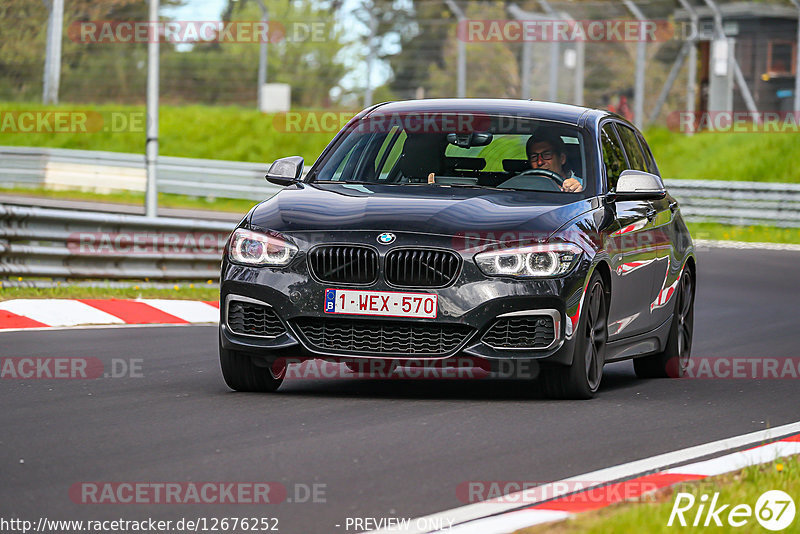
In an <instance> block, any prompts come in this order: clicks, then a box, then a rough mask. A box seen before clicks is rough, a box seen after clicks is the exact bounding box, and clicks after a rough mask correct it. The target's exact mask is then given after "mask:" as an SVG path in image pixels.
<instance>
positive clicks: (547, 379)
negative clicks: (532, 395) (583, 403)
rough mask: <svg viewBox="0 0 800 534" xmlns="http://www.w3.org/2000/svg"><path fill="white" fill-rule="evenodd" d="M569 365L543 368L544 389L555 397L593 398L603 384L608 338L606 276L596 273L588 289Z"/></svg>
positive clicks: (550, 395)
mask: <svg viewBox="0 0 800 534" xmlns="http://www.w3.org/2000/svg"><path fill="white" fill-rule="evenodd" d="M576 335H577V336H578V338H577V339H576V340H575V352H574V354H573V356H572V364H571V365H569V366H553V367H549V368H547V369H542V389H543V390H544V393H545V395H547V396H548V397H550V398H553V399H591V398H592V397H594V396H595V394H596V393H597V390H598V389H599V388H600V382H601V381H602V379H603V365H604V364H605V353H606V342H607V341H608V302H606V296H605V290H604V288H603V280H602V278H600V275H599V274H598V273H594V274H593V275H592V278H591V279H590V280H589V285H588V286H587V290H586V300H585V302H584V309H583V313H582V316H581V319H580V322H579V324H578V328H577V330H576Z"/></svg>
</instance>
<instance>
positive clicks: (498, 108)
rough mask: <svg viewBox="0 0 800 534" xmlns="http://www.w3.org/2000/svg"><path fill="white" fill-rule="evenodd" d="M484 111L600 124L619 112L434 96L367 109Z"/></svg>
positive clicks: (430, 111) (410, 111) (550, 103)
mask: <svg viewBox="0 0 800 534" xmlns="http://www.w3.org/2000/svg"><path fill="white" fill-rule="evenodd" d="M425 112H428V113H476V114H478V113H484V114H491V115H494V114H497V115H511V116H523V117H530V118H534V119H543V120H552V121H559V122H565V123H568V124H574V125H576V126H578V125H579V126H583V125H585V124H587V123H588V124H593V123H594V124H596V123H597V121H598V120H599V119H601V118H602V117H606V116H614V117H616V115H614V114H612V113H610V112H608V111H606V110H601V109H593V108H586V107H583V106H573V105H571V104H559V103H556V102H541V101H535V100H518V99H511V98H430V99H424V100H403V101H398V102H385V103H383V104H378V105H377V106H374V107H372V108H371V109H370V110H369V111H367V113H366V115H370V114H373V113H376V114H383V113H425Z"/></svg>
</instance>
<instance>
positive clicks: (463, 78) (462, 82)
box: [445, 0, 467, 98]
mask: <svg viewBox="0 0 800 534" xmlns="http://www.w3.org/2000/svg"><path fill="white" fill-rule="evenodd" d="M445 2H446V3H447V7H449V8H450V11H452V12H453V13H454V14H455V16H456V19H457V20H458V23H459V24H461V23H463V22H464V21H465V20H467V16H466V15H465V14H464V12H463V11H462V10H461V8H460V7H458V4H456V3H455V2H454V1H453V0H445ZM463 37H464V36H462V37H461V38H459V37H458V30H456V39H458V82H457V87H456V96H458V98H464V97H465V96H467V43H466V41H464V38H463Z"/></svg>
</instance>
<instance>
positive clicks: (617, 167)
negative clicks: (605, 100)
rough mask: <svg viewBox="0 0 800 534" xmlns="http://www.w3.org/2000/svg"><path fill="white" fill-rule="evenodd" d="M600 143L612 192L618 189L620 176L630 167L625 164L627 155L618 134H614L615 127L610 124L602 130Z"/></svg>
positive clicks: (609, 187)
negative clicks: (623, 150)
mask: <svg viewBox="0 0 800 534" xmlns="http://www.w3.org/2000/svg"><path fill="white" fill-rule="evenodd" d="M600 141H601V143H602V145H603V164H604V165H605V167H606V178H607V179H608V189H609V190H611V189H614V188H616V187H617V180H619V175H620V174H622V171H624V170H625V169H626V168H627V166H628V165H627V163H626V162H625V154H624V153H623V152H622V146H621V145H620V143H619V139H617V134H616V132H614V125H613V124H611V123H610V122H609V123H606V125H605V126H603V129H602V130H600Z"/></svg>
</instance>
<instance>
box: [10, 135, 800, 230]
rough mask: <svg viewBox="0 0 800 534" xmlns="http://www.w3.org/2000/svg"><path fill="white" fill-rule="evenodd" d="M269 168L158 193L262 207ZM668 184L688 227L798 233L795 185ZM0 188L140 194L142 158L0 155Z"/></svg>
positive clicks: (179, 166) (234, 166)
mask: <svg viewBox="0 0 800 534" xmlns="http://www.w3.org/2000/svg"><path fill="white" fill-rule="evenodd" d="M268 167H269V163H263V164H259V163H242V162H235V161H222V160H207V159H190V158H175V157H160V158H159V163H158V168H159V173H158V190H159V191H160V192H164V193H175V194H182V195H190V196H200V197H220V198H238V199H248V200H263V199H265V198H268V197H270V196H272V195H273V194H275V193H276V192H277V191H279V190H280V188H279V187H277V186H275V185H272V184H270V183H269V182H267V181H266V180H265V179H264V174H265V172H266V169H267V168H268ZM306 170H307V169H306ZM666 184H667V187H668V188H669V190H670V192H671V193H672V195H673V196H675V197H676V198H677V199H678V200H679V201H680V202H681V212H682V213H683V215H684V216H685V217H686V218H687V219H688V220H691V221H713V222H720V223H724V224H738V225H753V224H764V225H769V226H780V227H800V184H786V183H772V182H738V181H717V180H667V181H666ZM0 185H6V186H8V187H12V186H46V187H81V188H84V189H87V188H88V189H94V190H99V191H104V190H113V189H114V188H121V189H127V190H138V191H144V187H145V174H144V156H143V155H140V154H121V153H115V152H96V151H86V150H67V149H52V148H28V147H0ZM0 191H2V189H1V188H0Z"/></svg>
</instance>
